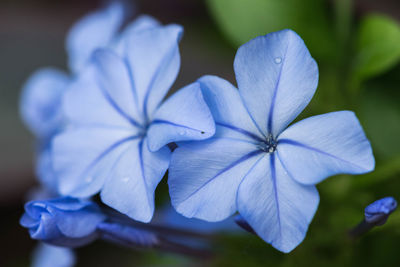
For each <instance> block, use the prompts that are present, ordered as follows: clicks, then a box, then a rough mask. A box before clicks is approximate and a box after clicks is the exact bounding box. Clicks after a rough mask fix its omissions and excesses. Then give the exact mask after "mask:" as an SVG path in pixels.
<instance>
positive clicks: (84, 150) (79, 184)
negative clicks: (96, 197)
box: [53, 127, 138, 197]
mask: <svg viewBox="0 0 400 267" xmlns="http://www.w3.org/2000/svg"><path fill="white" fill-rule="evenodd" d="M137 138H138V135H137V133H135V132H134V131H132V130H124V129H119V128H107V127H102V128H101V127H97V128H83V127H82V128H79V129H72V130H68V131H65V132H63V133H62V134H60V135H58V136H56V137H55V138H54V140H53V165H54V170H55V172H56V174H57V177H58V179H59V181H58V182H59V184H58V187H59V192H60V193H61V194H63V195H70V196H74V197H88V196H91V195H93V194H96V193H97V192H98V191H99V190H100V189H101V187H102V186H103V184H104V181H105V179H106V177H108V175H109V172H110V170H111V169H112V167H113V164H114V163H115V162H116V161H117V159H118V158H119V157H120V155H121V153H123V151H124V150H125V149H127V148H128V147H129V145H130V143H132V142H133V140H135V139H137Z"/></svg>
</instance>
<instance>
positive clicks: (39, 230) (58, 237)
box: [20, 198, 106, 247]
mask: <svg viewBox="0 0 400 267" xmlns="http://www.w3.org/2000/svg"><path fill="white" fill-rule="evenodd" d="M25 212H26V213H25V214H24V215H23V216H22V218H21V220H20V223H21V225H22V226H24V227H26V228H28V229H29V233H30V235H31V237H32V238H33V239H37V240H40V241H43V242H46V243H49V244H52V245H57V246H66V247H77V246H82V245H85V244H87V243H90V242H92V241H93V240H94V239H96V238H97V231H96V230H97V225H98V224H99V223H101V222H102V221H104V220H105V219H106V216H105V215H104V214H103V213H102V212H101V211H100V208H99V207H98V206H97V205H96V204H94V203H93V202H91V201H85V200H77V199H72V198H57V199H50V200H36V201H31V202H28V203H27V204H26V205H25Z"/></svg>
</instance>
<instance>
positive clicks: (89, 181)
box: [85, 176, 93, 183]
mask: <svg viewBox="0 0 400 267" xmlns="http://www.w3.org/2000/svg"><path fill="white" fill-rule="evenodd" d="M92 181H93V177H92V176H88V177H86V179H85V182H86V183H91V182H92Z"/></svg>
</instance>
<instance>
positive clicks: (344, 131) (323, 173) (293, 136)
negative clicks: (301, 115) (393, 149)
mask: <svg viewBox="0 0 400 267" xmlns="http://www.w3.org/2000/svg"><path fill="white" fill-rule="evenodd" d="M278 153H279V155H280V157H281V159H282V163H283V164H284V165H285V167H286V168H287V169H288V171H289V172H290V173H291V175H292V176H293V178H294V179H296V181H298V182H300V183H304V184H316V183H318V182H320V181H322V180H323V179H325V178H327V177H328V176H331V175H335V174H339V173H349V174H360V173H365V172H369V171H372V170H373V169H374V166H375V160H374V156H373V154H372V148H371V145H370V143H369V141H368V139H367V138H366V137H365V134H364V131H363V129H362V128H361V125H360V123H359V122H358V120H357V118H356V116H355V115H354V113H353V112H350V111H339V112H332V113H327V114H323V115H319V116H314V117H310V118H307V119H304V120H302V121H300V122H298V123H296V124H294V125H292V126H291V127H289V128H288V129H286V130H285V131H284V132H283V133H282V134H281V135H280V136H279V139H278Z"/></svg>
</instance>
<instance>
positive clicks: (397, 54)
mask: <svg viewBox="0 0 400 267" xmlns="http://www.w3.org/2000/svg"><path fill="white" fill-rule="evenodd" d="M399 60H400V25H399V24H398V23H397V22H396V21H394V20H393V19H391V18H389V17H387V16H384V15H368V16H366V17H364V19H363V20H362V21H361V24H360V28H359V32H358V35H357V39H356V57H355V60H354V64H353V70H354V79H355V80H354V81H353V82H355V83H356V84H357V83H360V82H362V81H363V80H365V79H368V78H370V77H373V76H376V75H378V74H380V73H383V72H385V71H386V70H388V69H389V68H391V67H393V66H394V65H395V64H396V63H398V62H399Z"/></svg>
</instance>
